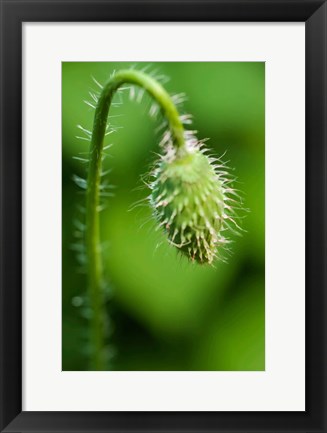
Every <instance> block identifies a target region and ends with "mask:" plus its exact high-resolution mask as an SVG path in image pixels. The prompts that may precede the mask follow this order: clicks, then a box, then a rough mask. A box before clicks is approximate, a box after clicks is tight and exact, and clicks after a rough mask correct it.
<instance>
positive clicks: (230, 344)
mask: <svg viewBox="0 0 327 433" xmlns="http://www.w3.org/2000/svg"><path fill="white" fill-rule="evenodd" d="M127 66H129V65H127ZM144 66H145V65H144ZM139 67H142V65H139ZM120 68H126V64H123V63H64V64H63V87H62V92H63V93H62V98H63V106H62V108H63V111H62V113H63V122H62V125H63V243H62V245H63V298H62V299H63V306H62V308H63V369H64V370H83V369H86V368H87V353H88V347H87V326H88V318H87V317H88V311H89V310H88V308H89V307H88V305H87V301H86V299H85V293H86V278H85V275H83V274H79V273H78V264H77V263H76V254H75V252H74V251H72V250H71V247H70V246H71V244H72V243H74V238H73V235H74V227H73V220H74V218H75V217H76V207H77V205H79V204H81V202H82V200H81V197H80V196H79V194H78V191H77V190H76V188H75V187H74V184H73V183H72V180H71V179H72V174H73V173H74V174H77V175H79V176H81V177H83V176H85V171H84V168H83V166H82V165H81V164H80V163H79V161H78V160H76V159H72V157H76V156H77V155H78V154H79V153H80V152H81V153H83V152H87V151H88V147H89V143H88V142H87V141H80V140H78V139H75V136H76V135H79V134H78V130H77V129H76V125H77V124H82V125H83V127H85V128H87V129H91V127H92V122H93V115H94V111H93V110H92V109H91V108H88V107H87V106H86V105H85V104H83V99H87V97H88V91H89V90H91V91H92V86H93V84H92V79H91V75H93V76H94V77H95V78H96V79H97V80H98V81H99V82H101V83H103V82H105V81H106V79H107V78H108V74H109V73H110V72H111V71H112V70H113V69H116V70H117V69H120ZM153 68H159V69H160V72H162V73H164V74H166V75H168V76H170V77H171V81H170V82H169V83H168V84H166V85H165V87H166V88H167V89H168V91H170V92H174V91H177V92H180V91H184V92H185V93H186V95H187V98H188V100H187V101H186V102H185V104H184V106H185V109H186V111H187V112H190V113H192V114H193V116H194V125H195V128H196V129H197V130H198V131H199V136H201V137H210V141H209V143H208V147H209V148H210V150H212V151H211V152H210V153H212V154H214V155H218V156H220V155H222V154H223V153H224V152H225V151H227V153H226V155H225V156H224V158H223V159H224V160H230V163H229V164H228V165H231V166H232V167H235V171H234V172H233V174H235V175H236V176H237V178H238V179H240V181H241V182H242V183H241V184H240V185H239V189H240V190H241V191H242V192H243V193H244V196H245V207H247V208H249V209H250V213H249V214H248V215H247V216H246V218H245V219H244V221H243V225H242V226H243V228H244V229H245V230H246V232H245V233H244V235H243V237H242V238H238V239H237V242H236V243H235V244H234V245H233V246H232V250H233V255H232V256H231V257H230V258H229V260H228V264H227V265H226V264H224V263H217V264H216V265H215V267H214V268H213V267H201V266H198V265H196V264H192V263H188V261H187V260H186V259H184V258H182V257H178V256H177V255H176V252H175V250H174V249H173V248H172V247H171V246H169V245H168V244H167V242H166V239H165V237H166V235H165V234H164V233H162V232H160V231H155V225H154V226H153V223H151V221H152V215H151V212H152V211H151V209H150V208H149V207H147V206H144V207H137V208H136V209H134V210H132V211H129V209H130V208H131V207H133V204H134V203H136V202H138V201H140V200H141V201H142V200H144V199H146V197H147V195H148V193H149V192H148V190H147V189H146V187H145V188H143V189H142V188H141V189H139V188H136V186H142V181H140V178H141V177H142V175H144V174H145V173H146V172H147V171H148V167H149V164H151V162H152V160H154V159H156V158H155V157H154V156H151V149H152V151H153V152H156V153H160V150H159V148H158V145H157V144H156V143H158V142H159V141H160V135H159V134H158V133H156V132H154V131H155V129H156V127H157V126H158V123H157V122H155V121H154V120H153V119H150V118H149V116H147V115H144V114H143V113H142V107H144V110H145V111H146V112H148V111H149V106H148V105H147V101H146V100H144V101H143V102H142V103H141V106H140V105H136V104H135V102H133V101H129V99H128V98H125V100H124V105H123V106H122V107H119V106H117V107H115V108H114V110H113V111H112V113H111V114H113V115H115V116H122V117H117V118H112V120H111V123H112V125H113V126H117V132H115V133H114V134H110V135H108V136H107V138H106V143H105V144H106V145H108V144H111V143H114V146H113V147H112V148H110V151H109V152H110V155H109V157H108V158H106V159H105V161H104V165H105V170H106V169H112V170H113V171H112V172H111V173H110V174H109V182H110V183H111V184H114V185H116V186H117V188H116V190H115V196H114V197H112V198H109V200H108V209H107V210H105V211H103V213H102V214H101V238H102V239H104V240H107V239H108V241H109V243H108V246H107V248H106V249H105V250H104V269H105V275H106V284H107V285H108V286H109V288H110V293H111V295H110V296H111V298H110V300H109V302H108V304H107V307H106V308H108V311H110V316H111V317H112V322H111V323H110V324H109V325H108V326H109V332H110V333H111V335H110V341H111V342H112V345H114V348H115V352H116V353H115V356H114V357H113V358H112V360H111V369H115V370H206V369H208V370H262V369H264V368H265V361H264V290H265V287H264V83H265V81H264V64H263V63H161V64H154V65H153ZM115 102H119V98H118V96H117V98H116V100H115ZM140 108H141V110H140ZM121 127H122V128H121ZM120 128H121V129H120ZM149 155H150V156H149ZM147 220H150V223H149V224H145V225H144V222H145V221H147ZM156 245H158V248H157V249H156V248H155V246H156ZM104 247H105V246H104ZM76 296H78V297H81V299H82V302H81V303H80V302H78V303H76V302H72V300H73V298H74V297H76ZM75 305H78V306H75ZM113 354H114V350H113V349H111V353H110V354H109V355H113Z"/></svg>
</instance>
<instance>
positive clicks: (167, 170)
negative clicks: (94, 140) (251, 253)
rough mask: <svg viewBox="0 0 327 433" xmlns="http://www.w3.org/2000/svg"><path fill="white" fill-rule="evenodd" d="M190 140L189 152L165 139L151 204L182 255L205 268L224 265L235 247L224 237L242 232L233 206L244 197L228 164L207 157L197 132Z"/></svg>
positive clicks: (187, 140)
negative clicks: (228, 251) (229, 246)
mask: <svg viewBox="0 0 327 433" xmlns="http://www.w3.org/2000/svg"><path fill="white" fill-rule="evenodd" d="M186 135H187V138H186V146H185V150H184V152H176V151H175V149H174V147H173V146H171V145H170V143H169V142H170V139H169V133H168V136H166V138H165V139H164V146H163V147H164V149H165V153H164V155H163V156H162V157H161V158H160V160H159V161H158V163H157V164H156V166H155V169H154V170H153V172H152V176H153V180H152V182H151V183H150V187H151V194H150V196H149V201H150V204H151V207H152V209H153V210H154V215H155V217H156V219H157V221H158V222H159V227H162V228H163V230H164V231H165V232H166V234H167V236H168V240H169V242H170V243H171V244H172V245H174V246H175V247H177V248H178V250H179V251H180V252H181V253H183V254H184V255H186V256H187V257H188V258H189V259H190V260H191V261H196V262H198V263H200V264H206V263H208V264H212V263H213V261H214V259H215V258H219V259H220V260H222V261H224V256H223V254H222V250H226V245H227V244H228V243H229V242H230V241H229V240H228V239H227V238H226V237H225V236H224V235H223V232H224V231H225V230H226V229H227V228H229V229H231V230H232V231H234V232H236V233H239V232H240V230H241V228H240V227H239V225H238V224H237V223H236V221H235V216H234V215H233V213H234V211H233V207H232V206H231V205H230V203H229V202H237V197H238V195H237V193H236V191H235V190H233V188H232V187H231V180H230V179H229V177H228V172H227V168H226V166H225V164H224V163H222V162H221V161H220V160H219V159H214V158H211V157H209V156H207V155H206V151H205V149H204V147H203V141H202V142H200V141H198V140H197V139H196V137H195V135H194V134H193V132H191V131H187V134H186ZM231 195H233V196H234V197H236V198H233V197H231ZM230 223H232V225H234V227H232V226H231V224H230Z"/></svg>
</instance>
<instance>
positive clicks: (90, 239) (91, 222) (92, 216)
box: [86, 70, 185, 370]
mask: <svg viewBox="0 0 327 433" xmlns="http://www.w3.org/2000/svg"><path fill="white" fill-rule="evenodd" d="M127 83H129V84H133V85H138V86H140V87H142V88H143V89H145V90H146V91H147V92H148V93H149V94H150V95H151V96H152V97H153V98H154V100H155V101H156V103H157V104H158V105H159V106H160V108H161V111H162V113H163V115H164V116H165V117H166V119H167V121H168V124H169V129H170V133H171V137H172V142H173V145H174V146H175V148H176V150H177V151H178V152H183V151H184V150H185V141H184V127H183V124H182V122H181V120H180V116H179V113H178V111H177V109H176V106H175V104H174V102H173V101H172V99H171V97H170V96H169V94H168V93H167V92H166V90H165V89H164V88H163V87H162V86H161V84H160V83H158V82H157V81H156V80H155V79H153V78H152V77H150V76H149V75H147V74H145V73H143V72H140V71H134V70H121V71H119V72H117V73H115V74H114V75H113V76H112V77H111V78H110V79H109V81H108V82H107V83H106V85H105V86H104V87H103V90H102V92H101V95H100V97H99V100H98V103H97V106H96V111H95V116H94V124H93V131H92V138H91V146H90V164H89V171H88V179H87V192H86V254H87V258H88V287H89V297H90V303H91V308H92V316H91V330H90V331H91V336H90V340H91V345H92V355H91V356H92V358H91V362H92V365H91V369H92V370H105V369H106V361H105V353H104V348H105V317H106V315H105V314H106V313H105V306H104V293H103V292H104V290H103V289H104V282H103V272H102V257H101V246H100V245H101V244H100V223H99V192H100V182H101V170H102V153H103V142H104V136H105V132H106V125H107V119H108V113H109V109H110V105H111V102H112V98H113V96H114V94H115V92H116V91H117V90H118V89H119V87H120V86H122V85H123V84H127Z"/></svg>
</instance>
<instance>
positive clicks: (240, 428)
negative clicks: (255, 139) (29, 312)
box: [0, 0, 327, 433]
mask: <svg viewBox="0 0 327 433" xmlns="http://www.w3.org/2000/svg"><path fill="white" fill-rule="evenodd" d="M28 21H31V22H32V21H33V22H55V21H59V22H78V21H81V22H88V21H89V22H97V21H102V22H103V21H153V22H159V21H170V22H173V21H174V22H176V21H193V22H196V21H202V22H205V21H226V22H227V21H234V22H240V21H251V22H261V21H262V22H264V21H267V22H275V21H277V22H287V21H291V22H293V21H299V22H305V29H306V36H305V44H306V46H305V49H306V65H305V68H306V70H305V73H306V90H305V97H306V137H305V138H306V234H305V239H306V281H305V283H306V335H305V338H306V411H305V412H22V403H21V402H22V198H23V197H22V180H23V179H22V120H21V112H22V23H23V22H28ZM326 35H327V5H326V1H325V0H324V1H322V0H260V1H259V0H227V1H226V0H224V1H220V0H211V1H210V0H184V1H182V0H178V1H173V2H172V1H169V0H166V1H163V0H161V1H153V2H151V1H139V0H134V1H131V0H129V1H125V0H120V1H110V0H102V1H97V0H95V1H92V0H67V1H60V0H51V1H46V0H43V1H40V0H33V1H32V0H26V1H22V0H21V1H15V0H1V129H0V130H1V171H0V178H1V238H0V239H1V250H0V253H1V259H0V264H1V287H0V288H1V313H0V325H1V346H0V347H1V352H0V362H1V368H0V374H1V376H0V392H1V394H0V401H1V419H0V429H1V432H37V431H38V432H39V431H44V432H50V431H51V432H73V431H74V432H78V431H80V432H82V431H83V432H88V431H90V432H91V431H92V432H100V431H101V432H136V431H137V432H157V431H160V432H162V433H163V432H177V431H180V432H191V431H192V432H209V431H211V432H212V431H215V432H227V431H228V432H266V431H267V432H268V431H270V432H272V431H273V432H327V426H326V414H327V401H326V396H327V382H326V380H327V375H326V371H327V367H326V366H327V357H326V353H327V344H326V324H327V303H326V302H327V301H326V300H327V296H326V284H325V270H326V136H327V135H326V133H327V131H326V100H327V98H326V97H327V92H326V84H327V75H326V73H327V70H326V61H327V51H326V47H327V45H326ZM49 392H51V390H49ZM281 392H282V390H281Z"/></svg>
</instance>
